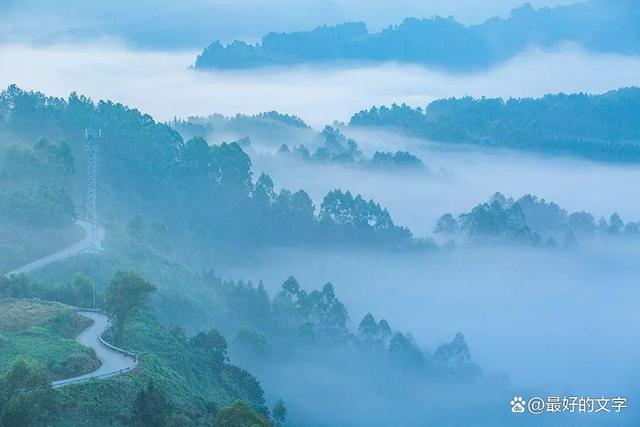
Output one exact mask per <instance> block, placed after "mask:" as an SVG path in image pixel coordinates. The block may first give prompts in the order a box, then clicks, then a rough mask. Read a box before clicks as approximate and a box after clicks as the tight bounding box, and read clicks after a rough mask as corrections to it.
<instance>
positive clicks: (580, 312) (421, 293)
mask: <svg viewBox="0 0 640 427" xmlns="http://www.w3.org/2000/svg"><path fill="white" fill-rule="evenodd" d="M195 55H196V53H195V52H182V53H175V52H172V53H168V52H143V51H136V50H129V49H126V48H123V47H122V46H119V45H117V44H101V45H84V46H72V45H61V46H55V47H46V48H44V47H32V46H26V45H19V44H13V45H4V46H3V47H1V48H0V86H3V87H6V86H7V85H8V84H11V83H16V84H17V85H19V86H21V87H23V88H26V89H31V90H39V91H43V92H45V93H46V94H48V95H57V96H67V95H68V93H69V92H72V91H77V92H78V93H81V94H84V95H87V96H90V97H92V98H94V99H111V100H114V101H118V102H122V103H125V104H127V105H130V106H133V107H136V108H139V109H140V110H141V111H143V112H147V113H150V114H151V115H152V116H153V117H154V118H156V119H158V120H163V121H164V120H170V119H171V118H173V117H175V116H177V117H187V116H190V115H208V114H211V113H214V112H218V113H223V114H226V115H233V114H235V113H238V112H241V113H257V112H261V111H268V110H278V111H280V112H283V113H292V114H296V115H299V116H300V117H302V118H303V119H305V120H306V121H307V122H308V123H310V124H311V125H312V126H314V127H315V128H321V127H322V126H323V125H325V124H327V123H331V122H333V121H334V120H342V121H346V120H348V118H349V117H350V116H351V114H353V113H354V112H356V111H358V110H360V109H364V108H368V107H370V106H372V105H380V104H389V103H391V102H406V103H408V104H410V105H414V106H418V105H419V106H424V105H425V104H426V103H427V102H429V101H431V100H433V99H437V98H442V97H449V96H463V95H471V96H475V97H480V96H502V97H510V96H513V97H523V96H542V95H544V94H546V93H549V92H559V91H564V92H591V93H601V92H604V91H607V90H610V89H615V88H619V87H623V86H630V85H640V73H638V72H637V71H638V70H639V69H640V59H637V58H629V57H623V56H618V55H601V54H598V55H596V54H589V53H586V52H585V51H582V50H580V49H578V48H576V47H575V46H568V45H565V46H563V47H562V48H560V49H556V50H552V51H543V50H538V49H532V50H529V51H528V52H526V53H524V54H522V55H519V56H517V57H516V58H514V59H512V60H510V61H508V62H506V63H504V64H501V65H499V66H496V67H494V68H492V69H489V70H487V71H483V72H476V73H469V74H449V73H445V72H442V71H438V70H433V69H427V68H424V67H418V66H406V65H398V64H386V65H377V66H367V67H365V66H360V67H353V68H314V69H311V68H308V67H298V68H294V69H269V70H260V71H251V72H211V73H205V72H196V71H194V70H191V69H189V68H188V67H189V65H190V64H192V63H193V60H194V58H195ZM345 133H346V134H347V135H348V136H351V137H353V138H355V139H356V140H357V141H358V143H359V145H360V147H361V148H362V149H363V150H364V152H365V153H366V154H369V155H370V154H371V153H372V152H373V151H375V150H380V149H384V150H393V151H395V150H399V149H408V150H409V151H411V152H412V153H414V154H416V155H417V156H418V157H420V158H421V159H423V160H424V162H425V163H426V165H427V166H428V168H429V171H428V172H427V171H419V172H381V171H372V170H367V169H364V168H359V167H354V166H336V165H317V164H315V165H314V164H311V163H308V162H307V163H303V162H299V161H296V160H293V159H291V158H284V157H277V156H274V155H272V154H270V151H275V148H277V147H278V146H279V144H280V143H281V141H267V143H268V146H267V147H266V148H265V147H262V148H265V149H260V148H261V147H259V146H258V147H256V148H257V150H256V153H253V154H252V156H253V157H252V161H253V164H254V176H257V175H259V174H260V173H261V172H263V171H264V172H267V173H268V174H270V175H271V176H272V178H273V180H274V182H275V185H276V187H278V188H289V189H292V190H297V189H304V190H305V191H307V192H308V193H309V194H310V195H311V197H312V198H313V200H314V203H315V205H316V207H319V205H320V203H321V200H322V197H323V196H324V194H326V193H327V192H328V191H329V190H331V189H334V188H342V189H345V190H347V189H348V190H351V191H352V192H353V193H361V194H362V195H363V196H365V197H367V198H374V199H375V200H376V201H378V202H380V203H381V204H382V205H383V206H385V207H387V208H388V209H389V211H390V213H391V215H392V217H393V218H394V220H395V221H396V223H399V224H401V225H405V226H408V227H409V228H410V229H411V230H412V231H413V232H414V234H415V235H416V236H418V237H428V236H432V234H433V233H432V230H433V227H434V224H435V221H436V219H437V218H438V217H439V216H440V215H442V214H443V213H446V212H451V213H453V214H454V215H458V214H460V213H463V212H466V211H468V210H470V209H471V208H472V207H473V206H475V205H476V204H478V203H480V202H484V201H486V200H487V199H488V197H489V196H490V195H491V194H492V193H494V192H496V191H500V192H502V193H504V194H505V195H507V196H513V197H516V198H517V197H520V196H521V195H524V194H527V193H531V194H534V195H536V196H539V197H541V198H545V199H547V200H552V201H554V202H556V203H558V204H559V205H560V206H561V207H563V208H565V209H567V210H568V211H576V210H586V211H589V212H592V213H593V214H594V215H595V216H596V217H599V216H606V217H608V216H609V215H610V214H611V213H613V212H618V213H619V214H620V215H621V216H622V218H623V219H624V220H625V221H638V220H640V204H639V203H638V190H637V183H638V182H639V179H640V168H638V167H637V166H622V165H616V164H605V163H595V162H590V161H583V160H578V159H572V158H563V157H544V156H538V155H532V154H523V153H521V152H512V151H506V150H483V151H481V150H478V149H471V148H467V147H464V146H457V147H455V148H453V149H444V148H443V147H442V146H439V145H437V144H433V143H429V142H426V141H419V140H414V139H410V138H405V137H401V136H399V135H395V134H392V133H377V132H369V131H363V130H358V129H347V130H346V131H345ZM210 142H217V141H210ZM637 254H638V250H637V244H636V243H629V242H626V241H621V240H614V239H612V240H606V239H603V240H597V241H590V242H585V243H584V244H582V245H581V246H580V247H579V248H578V249H577V250H576V251H565V250H562V249H557V250H545V249H539V248H524V247H506V246H505V247H491V248H488V247H465V246H461V247H459V248H457V249H455V250H453V251H441V252H437V253H436V252H420V253H391V252H384V253H382V252H375V251H336V250H331V251H330V250H310V249H304V250H303V249H291V248H289V249H282V248H280V249H270V250H268V251H267V252H266V253H260V254H259V255H257V254H249V255H247V257H246V258H244V259H243V260H242V262H241V263H237V264H235V265H215V262H214V267H215V268H216V273H218V274H220V275H221V276H222V277H224V278H235V279H239V278H242V279H245V280H247V279H250V280H254V281H258V280H264V282H265V285H266V286H267V288H268V289H269V290H270V291H271V292H275V291H277V289H278V288H279V286H280V285H281V283H282V282H283V281H284V280H285V279H286V278H287V277H288V276H289V275H294V276H296V277H297V278H298V279H299V281H300V282H301V284H302V286H303V287H304V288H306V289H316V288H319V287H321V286H322V285H323V284H324V283H326V282H332V283H333V284H334V286H335V289H336V293H337V295H338V297H339V298H340V299H341V300H343V301H344V303H345V305H346V306H347V307H348V309H349V311H350V317H351V322H352V326H356V327H357V324H358V322H359V321H360V319H361V318H362V316H363V315H364V314H365V313H367V312H372V313H373V314H374V315H375V316H376V318H386V319H387V320H388V321H389V322H390V324H391V326H392V328H393V329H394V330H400V331H407V332H411V333H412V334H413V335H414V336H415V338H416V341H417V342H418V343H419V345H420V346H421V347H423V348H426V349H429V350H431V351H433V350H434V349H435V348H436V347H437V346H438V345H439V344H441V343H443V342H448V341H450V340H451V339H452V338H453V336H454V335H455V333H456V332H458V331H461V332H463V333H464V334H465V337H466V340H467V342H468V343H469V345H470V347H471V352H472V356H473V358H474V360H475V361H476V362H478V363H479V364H480V366H481V367H482V368H483V370H484V371H485V373H487V374H489V375H491V374H506V375H508V376H509V378H510V379H511V382H512V384H513V387H514V388H515V389H516V390H521V389H522V390H524V389H531V388H538V389H542V390H544V393H541V394H542V395H545V396H546V395H558V396H562V395H566V396H570V395H577V396H589V395H591V396H600V395H616V396H617V395H623V396H638V392H639V390H638V386H637V384H638V380H640V374H639V373H638V370H637V360H638V358H640V339H639V338H640V332H639V331H640V317H638V315H637V310H636V308H635V306H634V304H632V303H631V302H633V301H637V300H638V298H639V297H640V290H639V289H638V283H637V278H638V277H640V264H638V262H637ZM310 365H311V366H306V367H305V366H300V367H299V368H300V371H298V370H296V369H293V370H292V369H291V368H292V367H291V365H289V366H288V367H287V369H286V372H285V373H284V374H283V375H282V376H280V375H279V372H276V371H275V370H271V371H269V372H262V373H261V375H262V376H261V379H262V380H263V381H264V386H265V389H266V390H267V391H268V393H271V394H272V395H274V396H280V395H281V396H282V397H283V398H285V400H287V399H288V400H287V401H288V402H294V403H295V404H298V406H295V405H292V413H293V414H295V416H297V417H298V419H300V418H304V417H305V411H315V412H314V417H315V416H317V415H318V414H319V413H322V411H323V407H322V405H323V404H336V405H338V404H340V403H341V405H342V408H344V407H345V406H346V407H348V409H351V410H353V411H355V414H353V415H352V416H353V417H354V418H355V417H357V416H358V414H366V413H367V411H368V407H367V404H368V405H370V406H371V405H375V398H374V397H373V396H369V397H371V399H373V400H368V399H365V398H361V399H360V400H358V401H356V402H353V401H348V400H344V399H343V400H342V401H341V402H337V401H338V400H340V398H341V397H342V396H344V393H345V390H348V391H349V392H351V393H353V395H355V396H356V397H358V396H360V397H362V395H365V394H366V393H368V392H369V390H366V388H365V387H363V385H362V384H358V383H357V379H358V378H357V377H356V379H355V380H353V382H350V378H344V377H343V378H341V380H342V381H341V380H340V379H338V378H332V377H331V375H335V376H336V377H337V376H338V375H339V373H338V374H336V372H321V371H314V365H313V363H310ZM276 374H278V375H276ZM329 380H334V382H331V381H329ZM292 390H293V391H292ZM359 393H361V394H362V395H359ZM387 393H388V391H387ZM322 394H325V395H326V397H324V396H323V395H322ZM331 398H333V401H332V400H331ZM377 398H379V399H381V400H385V399H384V398H381V397H380V396H378V397H377ZM411 399H413V397H412V398H411ZM411 399H409V401H410V402H412V400H411ZM356 400H357V399H356ZM372 401H373V403H371V402H372ZM310 402H311V403H310ZM392 402H393V403H394V404H398V402H397V401H392ZM384 403H386V404H387V405H388V404H389V401H385V402H384ZM412 403H413V404H414V405H416V406H418V405H419V403H418V401H413V402H412ZM507 403H508V401H507V400H505V401H504V408H505V412H506V411H507V410H508V406H507ZM305 405H307V406H306V407H305ZM309 406H313V407H309ZM338 408H341V407H340V406H338ZM382 408H387V406H382ZM344 410H346V409H344ZM378 410H379V408H378ZM389 410H391V408H389ZM337 412H340V411H337ZM307 415H308V414H307ZM350 416H351V414H350ZM354 418H350V419H348V420H347V422H348V423H349V424H353V425H355V424H354ZM294 419H295V417H294ZM334 421H335V420H334ZM341 421H345V420H344V419H342V420H341Z"/></svg>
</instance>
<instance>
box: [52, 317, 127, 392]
mask: <svg viewBox="0 0 640 427" xmlns="http://www.w3.org/2000/svg"><path fill="white" fill-rule="evenodd" d="M78 314H80V315H81V316H84V317H88V318H89V319H91V320H93V324H92V325H91V326H89V327H88V328H87V329H85V330H84V331H82V332H80V334H78V336H77V337H76V341H77V342H79V343H80V344H82V345H84V346H85V347H90V348H92V349H93V350H94V351H95V352H96V356H97V357H98V360H100V363H101V364H100V367H99V368H98V369H96V370H95V371H93V372H89V373H87V374H84V375H79V376H77V377H73V378H67V379H64V380H60V381H54V382H53V387H54V388H57V387H62V386H65V385H68V384H73V383H78V382H82V381H86V380H89V379H91V378H108V377H114V376H117V375H121V374H124V373H127V372H130V371H132V370H133V369H135V367H136V366H137V364H138V357H137V356H136V355H135V354H133V353H129V352H127V351H125V350H121V349H118V348H116V347H114V346H112V345H109V344H107V343H106V342H105V341H103V340H102V338H101V335H102V333H103V332H104V331H105V330H106V329H107V328H108V327H109V317H108V316H107V315H106V314H104V313H101V312H97V311H84V310H78Z"/></svg>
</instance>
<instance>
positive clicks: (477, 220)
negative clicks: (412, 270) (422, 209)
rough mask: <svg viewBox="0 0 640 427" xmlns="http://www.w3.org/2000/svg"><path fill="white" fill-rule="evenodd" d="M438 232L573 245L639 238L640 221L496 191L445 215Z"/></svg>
mask: <svg viewBox="0 0 640 427" xmlns="http://www.w3.org/2000/svg"><path fill="white" fill-rule="evenodd" d="M435 232H436V233H440V234H443V235H445V236H448V237H462V238H464V239H467V240H468V241H471V242H473V243H517V244H526V245H532V246H543V247H547V248H555V247H557V246H563V247H565V248H567V249H572V248H573V247H575V246H576V245H578V244H579V242H581V241H584V240H588V239H590V238H593V237H594V236H606V237H609V238H629V239H638V238H640V222H627V223H626V224H625V222H624V221H623V220H622V218H621V217H620V215H618V214H617V213H615V212H614V213H613V214H611V216H610V217H609V219H608V220H607V219H605V218H600V219H596V218H595V217H594V216H593V215H592V214H591V213H589V212H585V211H579V212H571V213H569V212H567V211H566V210H565V209H563V208H561V207H560V206H558V205H557V204H556V203H554V202H551V201H547V200H545V199H539V198H538V197H536V196H533V195H531V194H526V195H524V196H522V197H520V198H519V199H517V200H514V199H513V198H512V197H506V196H504V195H503V194H502V193H499V192H498V193H495V194H494V195H493V196H491V198H490V199H489V201H488V202H486V203H480V204H478V205H477V206H476V207H474V208H473V209H472V210H471V211H470V212H467V213H463V214H460V215H459V216H458V217H457V218H456V217H454V216H453V215H452V214H450V213H446V214H444V215H442V216H441V217H440V218H439V219H438V222H437V224H436V227H435Z"/></svg>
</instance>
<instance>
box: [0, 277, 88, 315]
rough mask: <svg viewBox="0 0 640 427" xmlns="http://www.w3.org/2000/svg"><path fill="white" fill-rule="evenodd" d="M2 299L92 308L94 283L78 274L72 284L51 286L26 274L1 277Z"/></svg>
mask: <svg viewBox="0 0 640 427" xmlns="http://www.w3.org/2000/svg"><path fill="white" fill-rule="evenodd" d="M0 297H3V298H40V299H43V300H48V301H57V302H61V303H64V304H69V305H73V306H76V307H85V308H91V307H92V305H93V282H92V281H91V279H89V278H88V277H86V276H85V275H84V274H82V273H76V274H75V275H74V276H73V279H72V281H71V283H67V284H61V285H51V284H48V283H45V282H43V281H38V280H35V279H33V278H32V277H31V276H28V275H26V274H20V275H12V276H10V277H7V276H1V277H0Z"/></svg>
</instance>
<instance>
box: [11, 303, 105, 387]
mask: <svg viewBox="0 0 640 427" xmlns="http://www.w3.org/2000/svg"><path fill="white" fill-rule="evenodd" d="M87 323H88V319H87V318H85V317H81V316H78V315H77V314H76V313H75V312H74V310H73V309H72V308H70V307H68V306H66V305H63V304H60V303H52V302H44V301H37V300H13V299H4V300H0V372H1V371H4V370H6V369H7V368H8V367H9V365H10V364H11V363H12V362H13V361H14V359H16V358H17V357H18V356H24V357H28V358H31V359H34V360H37V361H38V362H40V363H41V364H42V365H44V367H45V368H46V370H47V372H48V373H49V375H50V376H51V378H52V379H53V380H57V379H64V378H69V377H73V376H77V375H82V374H85V373H88V372H91V371H93V370H95V369H97V368H98V367H99V366H100V361H99V360H98V359H97V358H96V356H95V354H94V352H93V350H91V349H88V348H84V347H82V346H81V345H80V344H78V343H76V342H75V341H74V340H73V338H74V337H75V336H76V335H77V334H78V333H79V332H81V331H82V330H83V329H85V328H86V327H87V326H88V324H87Z"/></svg>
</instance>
